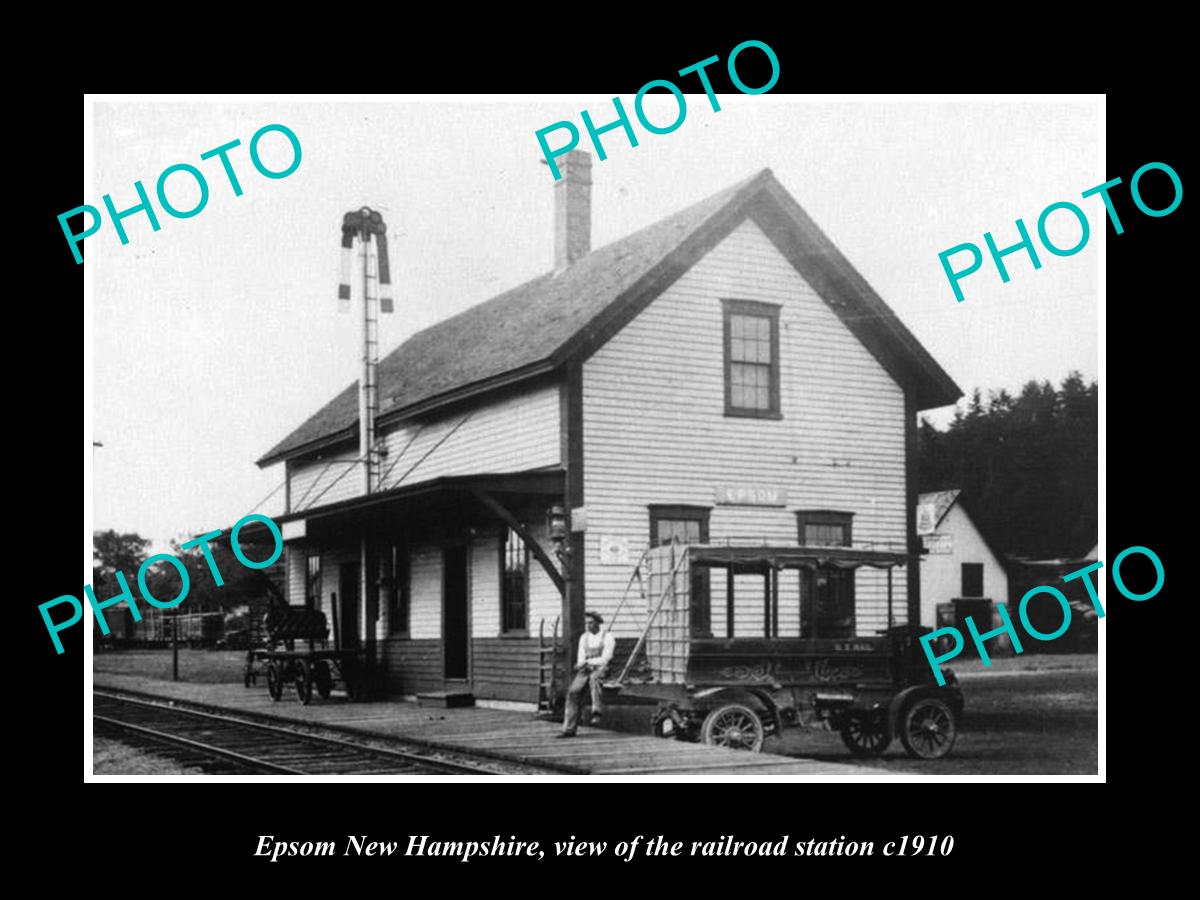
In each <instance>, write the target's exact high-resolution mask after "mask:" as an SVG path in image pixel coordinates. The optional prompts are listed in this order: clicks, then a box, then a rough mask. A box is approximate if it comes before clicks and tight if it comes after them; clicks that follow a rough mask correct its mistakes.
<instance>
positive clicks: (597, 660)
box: [559, 610, 617, 738]
mask: <svg viewBox="0 0 1200 900" xmlns="http://www.w3.org/2000/svg"><path fill="white" fill-rule="evenodd" d="M585 618H586V619H587V631H585V632H584V633H583V634H582V635H581V636H580V638H579V653H578V654H577V655H576V657H575V659H576V664H575V680H574V681H572V682H571V687H570V688H568V689H567V709H566V714H565V715H564V716H563V730H562V733H561V734H559V737H564V738H568V737H574V736H575V730H576V729H577V728H578V727H579V705H580V702H581V701H582V700H583V692H584V691H585V690H587V689H588V688H589V687H590V688H591V692H592V719H591V723H590V724H592V725H595V724H596V723H597V722H599V721H600V717H601V716H602V715H603V714H604V695H603V690H602V689H603V685H604V675H605V673H606V672H607V671H608V664H609V663H610V662H612V658H613V651H614V650H615V649H616V645H617V642H616V639H615V638H614V637H613V636H612V633H611V632H608V631H606V632H605V633H604V634H600V626H601V625H602V624H604V619H603V618H602V617H601V615H600V613H597V612H592V611H591V610H589V611H588V612H587V613H585Z"/></svg>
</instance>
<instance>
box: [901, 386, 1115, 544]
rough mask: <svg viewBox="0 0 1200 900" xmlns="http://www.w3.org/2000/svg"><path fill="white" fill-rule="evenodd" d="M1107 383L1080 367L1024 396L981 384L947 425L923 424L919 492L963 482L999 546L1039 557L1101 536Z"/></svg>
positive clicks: (974, 510) (975, 514) (1030, 389)
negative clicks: (1102, 398)
mask: <svg viewBox="0 0 1200 900" xmlns="http://www.w3.org/2000/svg"><path fill="white" fill-rule="evenodd" d="M1097 401H1098V391H1097V386H1096V383H1095V382H1092V383H1091V384H1088V383H1086V382H1085V381H1084V379H1083V376H1082V375H1081V374H1080V373H1079V372H1071V373H1070V374H1068V375H1067V377H1066V378H1064V379H1063V381H1062V384H1061V385H1060V386H1059V388H1058V389H1057V390H1056V389H1055V387H1054V386H1053V385H1052V384H1051V383H1050V382H1049V381H1043V382H1041V383H1040V384H1039V383H1038V382H1036V381H1030V382H1028V383H1027V384H1026V385H1025V386H1024V387H1023V388H1022V389H1021V392H1020V394H1019V395H1018V396H1016V397H1013V396H1012V395H1011V394H1009V393H1008V392H1007V391H1004V390H1000V391H992V392H989V394H988V397H987V400H986V402H985V401H984V400H983V395H982V392H981V391H980V390H979V389H978V388H976V389H975V390H974V391H972V393H971V398H970V400H969V401H967V403H966V409H965V411H964V410H963V409H962V408H961V407H960V408H959V409H957V410H955V415H954V419H953V421H952V422H951V423H950V425H949V427H948V428H947V429H946V431H944V432H942V431H938V430H937V429H936V428H934V427H933V426H932V425H931V424H930V423H929V422H928V421H922V422H921V425H920V428H919V430H918V442H919V443H918V445H919V454H920V456H919V458H920V480H919V485H920V490H921V491H922V492H924V491H936V490H947V489H950V488H960V489H962V490H963V491H964V496H965V498H966V499H967V502H968V504H969V505H970V508H971V512H972V516H973V517H974V518H975V519H976V520H977V522H978V525H979V527H980V529H982V530H983V532H984V533H985V534H986V535H987V536H988V538H989V540H990V541H991V542H992V543H993V544H994V545H995V546H994V547H993V549H995V550H996V551H997V552H999V553H1002V554H1006V555H1013V556H1030V557H1039V558H1049V557H1070V556H1079V555H1081V554H1083V553H1085V552H1086V551H1087V550H1089V549H1090V548H1091V546H1092V545H1093V544H1094V543H1095V542H1096V535H1097V523H1098V513H1097V498H1096V476H1097V471H1098V450H1097V438H1098V427H1099V412H1098V403H1097Z"/></svg>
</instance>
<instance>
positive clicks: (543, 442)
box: [288, 385, 562, 512]
mask: <svg viewBox="0 0 1200 900" xmlns="http://www.w3.org/2000/svg"><path fill="white" fill-rule="evenodd" d="M559 408H560V402H559V391H558V386H557V385H549V386H546V387H541V388H538V389H536V390H532V391H527V392H525V393H521V394H517V395H514V396H510V397H506V398H504V399H502V400H499V401H496V402H495V403H489V404H485V405H483V406H479V407H475V408H474V409H473V411H470V412H468V411H465V410H464V411H463V412H459V413H455V414H454V415H450V416H440V417H437V418H432V419H425V420H422V421H409V422H405V423H402V424H401V425H399V426H398V427H396V428H393V429H390V430H389V431H388V432H387V433H386V434H384V435H383V444H384V453H383V455H382V456H381V463H380V474H381V475H383V476H384V480H383V484H382V488H383V489H387V488H393V487H398V486H399V485H401V484H403V485H411V484H417V483H419V482H422V481H430V480H432V479H434V478H440V477H443V476H446V475H473V474H490V473H500V472H521V471H525V470H526V469H537V468H541V467H543V466H553V465H558V464H559V462H560V461H561V458H562V455H561V450H560V447H561V437H560V434H561V430H560V426H559V417H560V412H559ZM358 456H359V453H358V448H357V445H356V446H355V447H354V448H353V449H349V450H343V451H339V452H337V453H331V454H329V455H326V456H323V457H320V458H318V459H313V460H305V461H303V462H296V463H292V464H289V467H288V468H289V470H290V476H289V477H290V478H291V484H290V492H289V497H290V498H291V511H293V512H296V511H299V510H303V509H311V508H314V507H316V506H326V505H328V504H330V503H337V502H338V501H340V500H348V499H350V498H352V497H357V496H360V495H361V494H362V492H363V474H362V466H361V464H360V463H358V462H357V460H358Z"/></svg>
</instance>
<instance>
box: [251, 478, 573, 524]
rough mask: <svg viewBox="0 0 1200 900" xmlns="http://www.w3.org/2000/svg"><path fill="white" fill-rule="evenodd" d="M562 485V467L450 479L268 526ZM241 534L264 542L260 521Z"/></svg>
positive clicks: (551, 490)
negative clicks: (479, 494) (480, 493)
mask: <svg viewBox="0 0 1200 900" xmlns="http://www.w3.org/2000/svg"><path fill="white" fill-rule="evenodd" d="M565 486H566V474H565V471H564V469H563V468H562V467H561V466H549V467H545V468H541V469H528V470H525V471H522V472H496V473H488V474H478V475H450V476H443V477H441V478H433V479H430V480H429V481H422V482H420V483H418V484H411V485H401V486H399V487H395V488H392V489H390V490H386V491H380V492H378V493H374V494H365V495H363V496H359V497H352V498H350V499H349V500H342V501H339V502H337V503H330V504H327V505H325V506H320V507H316V508H314V509H304V510H299V511H296V512H291V513H286V514H284V515H282V516H275V517H273V521H274V522H275V523H276V524H278V525H284V524H286V523H288V522H296V521H305V522H308V523H318V524H319V525H321V526H325V527H328V526H341V525H351V524H354V523H357V522H361V521H364V520H366V519H371V518H373V517H375V516H378V515H380V514H384V513H390V512H397V511H404V510H415V509H420V508H429V507H430V506H432V507H438V506H441V505H443V504H446V503H448V502H453V501H456V500H458V499H460V498H464V499H465V498H466V497H472V496H474V495H475V494H476V493H477V492H484V493H487V494H497V495H514V494H516V495H525V496H536V495H542V496H546V497H548V498H550V497H556V498H561V497H562V496H563V491H564V489H565ZM242 533H243V534H245V536H246V539H247V540H250V541H254V540H264V539H267V538H268V537H269V536H268V533H267V528H266V526H265V525H264V524H262V523H259V522H254V523H252V524H249V525H247V526H246V527H245V528H243V529H242Z"/></svg>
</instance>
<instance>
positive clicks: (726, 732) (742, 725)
mask: <svg viewBox="0 0 1200 900" xmlns="http://www.w3.org/2000/svg"><path fill="white" fill-rule="evenodd" d="M701 734H702V737H703V739H704V743H706V744H711V745H712V746H714V747H725V748H726V749H728V750H749V751H751V752H753V753H757V752H758V751H760V750H762V745H763V737H764V731H763V723H762V719H761V718H759V716H758V713H756V712H755V711H754V710H752V709H751V708H750V707H748V706H743V705H742V704H740V703H731V704H729V705H728V706H719V707H717V708H716V709H714V710H713V711H712V712H710V713H709V714H708V716H707V717H706V718H705V719H704V727H703V728H702V729H701Z"/></svg>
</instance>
